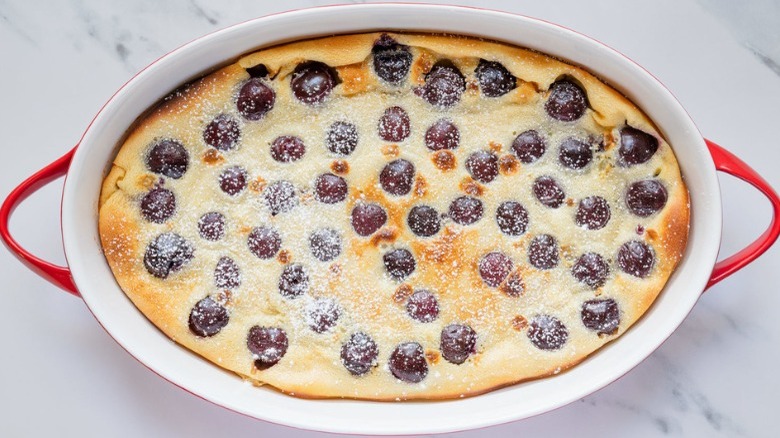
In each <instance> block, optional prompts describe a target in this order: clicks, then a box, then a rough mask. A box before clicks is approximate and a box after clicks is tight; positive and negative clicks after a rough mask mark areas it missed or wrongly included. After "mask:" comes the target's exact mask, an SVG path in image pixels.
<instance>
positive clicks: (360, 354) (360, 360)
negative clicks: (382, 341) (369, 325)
mask: <svg viewBox="0 0 780 438" xmlns="http://www.w3.org/2000/svg"><path fill="white" fill-rule="evenodd" d="M378 356H379V347H377V345H376V342H374V340H373V339H371V336H369V335H367V334H365V333H363V332H357V333H353V334H352V336H350V338H349V340H348V341H347V342H345V343H344V344H343V345H342V346H341V363H342V364H343V365H344V368H346V369H347V371H349V372H350V373H352V375H355V376H362V375H364V374H366V373H367V372H369V371H371V368H373V367H375V366H376V358H377V357H378Z"/></svg>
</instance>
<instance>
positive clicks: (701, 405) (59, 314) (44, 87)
mask: <svg viewBox="0 0 780 438" xmlns="http://www.w3.org/2000/svg"><path fill="white" fill-rule="evenodd" d="M326 3H328V2H325V1H304V0H295V1H292V0H288V1H285V2H259V1H255V2H249V1H243V2H238V1H236V2H227V1H221V2H217V1H212V2H209V1H207V0H189V1H171V2H160V1H153V0H143V1H133V2H130V1H119V0H112V1H101V0H63V1H45V2H30V1H24V0H0V59H2V68H0V96H2V97H1V98H0V99H2V102H3V104H2V105H1V106H0V133H2V144H3V153H4V154H5V155H4V157H3V159H2V160H0V169H2V171H1V173H0V175H2V176H1V177H0V195H2V196H3V197H5V195H6V194H7V193H8V192H9V191H10V190H11V189H12V188H13V187H14V186H15V185H16V184H17V183H19V182H20V181H21V180H22V179H24V178H25V177H27V176H29V175H31V174H32V173H33V172H34V171H36V170H38V169H39V168H41V167H42V166H43V165H45V164H47V163H49V162H51V161H52V160H54V159H55V158H57V157H59V156H60V155H61V154H63V153H64V152H65V151H66V150H67V149H69V148H70V147H72V145H73V144H75V143H76V142H77V141H78V139H79V138H80V136H81V134H82V132H83V131H84V129H85V128H86V127H87V125H88V123H89V122H90V120H91V119H92V117H93V116H94V114H95V113H96V112H97V111H98V110H99V109H100V107H101V106H102V104H103V103H104V102H105V101H106V100H108V98H109V97H110V96H111V95H112V93H113V92H114V91H115V90H116V89H117V88H118V87H120V86H121V85H122V84H123V83H124V82H125V81H127V80H128V79H129V78H130V77H131V76H132V75H133V74H134V73H135V72H137V71H138V70H139V69H141V68H142V67H144V66H145V65H147V64H148V63H150V62H152V61H153V60H155V59H156V58H157V57H159V56H160V55H162V54H164V53H166V52H168V51H170V50H172V49H174V48H176V47H177V46H179V45H181V44H183V43H185V42H187V41H189V40H191V39H193V38H195V37H198V36H200V35H203V34H205V33H207V32H210V31H213V30H215V29H219V28H222V27H225V26H228V25H231V24H234V23H237V22H240V21H243V20H246V19H249V18H253V17H257V16H260V15H264V14H268V13H272V12H278V11H282V10H285V9H292V8H301V7H307V6H312V5H319V4H326ZM449 3H460V4H470V5H480V6H489V7H491V8H495V9H503V10H507V11H512V12H518V13H522V14H526V15H530V16H533V17H539V18H542V19H545V20H549V21H552V22H556V23H560V24H562V25H565V26H567V27H569V28H572V29H574V30H577V31H579V32H582V33H584V34H586V35H589V36H591V37H594V38H596V39H598V40H601V41H603V42H605V43H606V44H608V45H610V46H612V47H614V48H616V49H617V50H619V51H621V52H623V53H625V54H627V55H628V56H629V57H631V58H632V59H634V60H635V61H637V62H638V63H639V64H641V65H643V66H644V67H645V68H647V69H648V70H649V71H651V72H652V73H653V74H654V75H656V76H657V77H658V78H659V79H660V80H661V81H662V82H663V83H664V84H666V85H667V86H668V87H669V88H670V89H671V90H672V92H673V93H674V94H675V95H677V97H678V98H679V99H680V101H681V102H682V103H683V105H684V106H685V107H686V108H687V110H688V111H689V112H690V114H691V116H692V117H693V119H694V120H696V122H697V124H698V126H699V128H700V130H701V131H702V132H703V133H704V134H705V135H706V136H707V137H709V138H711V139H713V140H714V141H716V142H718V143H720V144H721V145H723V146H725V147H726V148H728V149H729V150H731V151H732V152H734V153H735V154H737V155H738V156H740V157H741V158H742V159H744V160H745V161H746V162H748V163H750V164H751V165H752V166H754V168H755V169H756V170H757V171H758V172H759V173H761V174H762V175H764V176H765V177H766V178H767V180H768V181H769V182H770V183H771V184H772V185H773V186H774V187H776V188H780V172H778V170H777V165H778V164H780V147H778V146H779V145H778V122H780V119H778V116H780V111H779V110H778V106H777V102H780V3H778V2H776V1H773V0H753V1H751V2H750V6H749V7H748V6H747V5H746V4H745V3H743V2H730V1H728V0H699V1H692V0H685V1H673V0H665V1H642V2H623V1H619V0H600V1H595V2H579V1H576V0H567V1H560V2H526V1H523V2H518V1H510V0H504V1H498V0H496V1H492V2H478V1H452V2H449ZM488 3H489V5H488ZM421 19H422V18H421ZM721 183H722V189H723V198H724V210H725V211H724V221H725V222H724V235H723V246H722V254H729V253H732V252H734V251H736V250H737V249H739V248H741V247H743V246H745V245H746V244H747V243H748V242H749V241H750V240H752V239H753V238H754V237H755V236H757V235H758V234H759V233H760V232H761V231H762V230H763V228H764V227H765V226H766V224H767V223H768V218H769V211H770V210H769V207H768V204H767V203H766V202H765V201H764V200H763V198H762V197H761V196H760V195H759V194H758V193H757V192H755V191H753V190H752V189H750V188H749V187H748V186H747V185H745V184H743V183H740V182H738V181H737V180H735V179H733V178H730V177H721ZM60 192H61V185H59V184H53V185H50V186H48V187H46V188H45V189H43V190H41V191H40V192H39V193H38V194H36V195H35V196H34V197H32V198H31V199H30V200H29V201H27V202H26V203H25V204H24V205H23V206H22V207H21V208H20V209H19V210H18V213H17V214H16V216H15V218H14V220H13V222H12V229H13V231H14V232H15V234H16V235H17V236H18V238H19V239H20V240H21V241H22V242H23V243H24V244H25V245H26V246H27V247H28V248H30V249H31V250H33V251H34V252H35V253H36V254H39V255H41V256H43V257H44V258H46V259H48V260H53V261H56V262H64V257H63V255H62V250H61V248H60V235H59V218H58V208H57V206H58V205H59V196H60ZM778 266H780V248H777V247H776V248H773V249H772V250H770V251H769V252H768V253H767V254H766V255H765V256H763V257H762V258H761V259H759V260H758V261H756V262H755V263H753V264H752V265H750V266H749V267H747V268H746V269H744V270H743V271H741V272H739V273H737V274H736V275H734V276H733V277H731V278H729V279H727V280H725V281H723V282H722V283H720V284H718V285H717V286H715V287H714V288H712V289H711V290H710V291H709V292H708V293H707V294H705V295H704V296H703V297H702V299H701V300H700V301H699V303H698V304H697V305H696V307H695V308H694V309H693V312H692V313H691V314H690V316H689V317H688V318H687V319H686V321H685V322H684V323H683V324H682V326H681V327H680V328H679V329H678V330H677V331H676V332H675V334H674V335H673V336H672V337H671V338H670V339H669V340H668V341H667V342H666V343H665V344H664V345H663V346H662V347H661V348H659V349H658V350H657V351H656V352H655V353H654V354H653V355H651V356H650V357H649V358H648V359H647V360H645V361H644V362H643V363H642V364H640V365H639V366H638V367H636V369H634V370H633V371H632V372H630V373H629V374H627V375H626V376H625V377H623V378H621V379H620V380H618V381H616V382H615V383H613V384H611V385H609V386H607V387H606V388H604V389H603V390H601V391H599V392H597V393H595V394H592V395H590V396H588V397H585V398H584V399H582V400H579V401H577V402H575V403H572V404H570V405H568V406H566V407H564V408H561V409H558V410H556V411H553V412H550V413H547V414H544V415H540V416H538V417H534V418H531V419H528V420H525V421H520V422H515V423H511V424H506V425H502V426H496V427H492V428H488V429H483V430H479V431H473V432H462V433H456V434H451V436H453V437H462V438H465V437H481V436H485V437H487V436H491V437H493V436H495V437H503V436H506V437H510V436H572V435H574V434H575V433H576V436H578V437H581V438H584V437H599V438H600V437H603V436H661V435H673V436H718V435H723V436H767V437H768V436H777V435H776V431H775V427H776V417H775V415H776V412H775V411H776V408H777V407H778V401H777V400H778V399H777V394H778V393H780V374H779V373H778V372H777V370H778V368H779V367H780V349H779V348H778V347H777V346H778V345H780V322H779V321H780V320H778V318H777V310H778V309H780V293H778V292H777V290H776V289H775V287H777V285H778V284H780V269H777V268H778ZM0 273H2V278H4V279H5V280H4V281H5V283H4V284H5V285H6V286H5V287H3V289H4V290H3V303H5V304H4V306H5V307H4V309H3V310H2V311H0V333H3V335H4V336H3V337H4V340H3V355H2V361H0V388H1V389H0V412H3V413H4V414H3V415H2V417H3V420H2V421H0V436H43V435H59V436H74V435H79V436H190V437H201V436H202V437H209V436H233V437H239V436H279V435H282V434H284V435H285V436H291V437H320V436H328V435H325V434H319V433H314V432H307V431H301V430H294V429H289V428H286V427H282V426H277V425H272V424H269V423H264V422H261V421H257V420H253V419H250V418H247V417H243V416H241V415H238V414H235V413H232V412H229V411H227V410H225V409H222V408H220V407H217V406H216V405H213V404H211V403H209V402H206V401H203V400H201V399H199V398H197V397H194V396H192V395H190V394H188V393H186V392H185V391H183V390H181V389H179V388H177V387H175V386H174V385H172V384H170V383H168V382H166V381H164V380H163V379H162V378H160V377H158V376H157V375H155V374H154V373H152V372H151V371H149V370H147V369H146V368H145V367H144V366H143V365H141V364H140V363H138V362H137V361H135V360H134V359H133V358H132V357H130V355H128V354H127V353H126V352H125V351H124V350H122V349H121V348H120V347H119V345H118V344H116V343H115V342H114V341H113V340H112V339H111V338H110V337H109V336H108V335H107V334H106V333H105V332H104V331H103V330H101V328H100V326H99V325H98V324H97V322H96V321H95V319H94V318H93V317H92V315H91V314H90V313H89V311H88V310H87V308H86V307H85V306H84V304H83V303H82V302H81V301H80V300H79V299H76V298H73V297H72V296H69V295H67V294H65V293H62V292H61V291H58V290H57V289H55V288H54V287H53V286H51V285H49V284H48V283H46V282H45V281H43V280H41V279H40V278H38V277H37V276H36V275H35V274H33V273H32V272H30V271H28V270H26V269H25V268H24V267H23V266H22V265H21V264H20V263H18V262H17V261H16V260H15V259H13V257H12V256H11V255H10V254H9V253H8V252H7V251H5V250H0ZM773 346H774V347H773ZM301 414H302V415H305V413H301Z"/></svg>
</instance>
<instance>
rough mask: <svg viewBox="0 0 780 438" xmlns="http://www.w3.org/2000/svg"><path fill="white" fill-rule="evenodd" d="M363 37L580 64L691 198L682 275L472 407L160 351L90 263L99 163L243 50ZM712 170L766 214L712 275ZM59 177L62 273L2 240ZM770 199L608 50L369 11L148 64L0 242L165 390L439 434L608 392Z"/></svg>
mask: <svg viewBox="0 0 780 438" xmlns="http://www.w3.org/2000/svg"><path fill="white" fill-rule="evenodd" d="M374 30H407V31H433V32H450V33H457V34H464V35H474V36H479V37H484V38H489V39H493V40H498V41H504V42H507V43H511V44H515V45H518V46H522V47H528V48H531V49H535V50H538V51H541V52H544V53H547V54H550V55H553V56H556V57H558V58H561V59H564V60H567V61H569V62H571V63H574V64H578V65H581V66H584V67H585V68H586V69H588V70H590V71H591V72H592V73H594V74H596V75H597V76H599V77H601V78H603V79H604V80H606V81H607V82H609V83H610V84H611V85H612V86H614V87H615V88H617V89H618V90H620V91H622V92H623V93H624V94H625V95H627V96H628V97H629V98H631V99H632V100H633V101H634V102H635V103H636V104H638V106H639V107H640V108H642V109H643V110H644V111H645V112H646V113H647V114H648V115H649V116H650V118H651V119H652V120H654V121H655V122H656V123H657V125H658V127H659V128H660V130H661V132H662V133H663V134H664V135H665V137H666V138H667V140H668V141H669V143H670V144H672V145H674V148H675V152H676V154H677V158H678V160H679V163H680V167H681V168H682V172H683V175H684V178H685V181H686V182H687V185H688V188H689V189H690V195H691V209H692V216H691V230H690V240H689V243H688V247H687V249H686V252H685V256H684V258H683V261H682V263H681V264H680V266H679V268H678V269H677V271H676V272H675V273H674V275H673V276H672V277H671V279H670V280H669V283H668V285H667V286H666V289H665V290H664V291H663V293H662V294H661V295H660V296H659V298H658V299H657V301H656V302H655V304H654V305H653V306H652V307H651V308H650V310H649V311H648V312H647V314H646V315H645V316H644V317H643V318H642V319H640V320H639V321H638V322H637V323H636V324H635V325H634V326H633V327H632V328H631V329H630V330H628V331H627V332H626V333H625V334H624V335H623V336H621V337H620V338H619V339H618V340H617V341H615V342H613V343H611V344H609V345H608V346H606V347H605V348H603V349H601V350H599V351H598V352H597V353H596V354H594V355H593V356H591V357H590V358H588V359H587V360H585V361H584V362H582V363H581V364H580V365H578V366H576V367H574V368H573V369H571V370H569V371H567V372H565V373H562V374H560V375H558V376H555V377H551V378H545V379H540V380H535V381H531V382H526V383H522V384H518V385H514V386H510V387H507V388H504V389H500V390H497V391H493V392H490V393H487V394H484V395H480V396H477V397H472V398H467V399H462V400H452V401H437V402H414V403H387V402H367V401H352V400H304V399H299V398H294V397H290V396H286V395H283V394H281V393H279V392H277V391H275V390H273V389H270V388H256V387H253V386H252V385H248V384H246V383H244V382H243V381H242V380H241V379H240V378H239V377H237V376H236V375H234V374H232V373H230V372H227V371H224V370H222V369H220V368H219V367H217V366H214V365H213V364H211V363H209V362H208V361H206V360H204V359H202V358H200V357H199V356H197V355H195V354H193V353H191V352H189V351H188V350H187V349H185V348H183V347H178V346H177V345H176V344H174V343H172V342H171V341H170V340H169V339H168V338H167V337H166V336H165V335H164V334H163V333H162V332H160V331H158V330H157V329H156V328H155V327H154V325H152V324H151V323H150V322H149V321H148V320H147V319H146V318H145V317H144V316H143V315H142V314H141V313H140V312H139V311H138V310H137V309H136V308H135V306H134V305H133V304H132V303H131V302H130V300H129V299H127V297H126V296H125V294H124V293H123V292H122V291H121V290H120V288H119V286H118V285H117V283H116V281H115V280H114V277H113V275H112V274H111V270H110V269H109V267H108V264H107V263H106V260H105V258H104V257H103V254H102V252H101V246H100V243H99V242H100V241H99V238H98V227H97V203H98V194H99V191H100V185H101V181H102V179H103V177H104V175H105V172H106V169H107V166H108V163H110V162H111V160H112V158H113V157H114V154H115V152H116V148H117V146H118V144H119V143H120V141H121V140H122V138H123V136H124V135H125V132H126V130H127V129H128V127H129V126H130V125H132V124H133V122H134V121H135V120H136V118H137V117H139V115H141V114H142V113H143V112H144V111H145V110H146V109H147V108H149V107H150V106H152V105H153V104H154V103H155V102H156V101H158V100H159V99H160V98H162V97H163V96H164V95H166V94H167V93H168V92H170V91H171V90H172V89H174V88H176V87H177V86H179V85H181V84H183V83H185V82H187V81H189V80H191V79H193V78H195V77H197V76H200V75H202V74H204V73H206V72H208V71H209V70H211V69H213V68H214V67H216V66H219V65H221V64H224V63H226V62H229V61H231V60H233V59H235V58H236V57H237V56H239V55H241V54H244V53H247V52H251V51H253V50H255V49H258V48H261V47H265V46H270V45H274V44H278V43H283V42H287V41H292V40H299V39H305V38H310V37H316V36H322V35H330V34H339V33H353V32H363V31H374ZM716 171H724V172H727V173H730V174H733V175H735V176H737V177H739V178H742V179H744V180H746V181H747V182H749V183H750V184H752V185H754V186H755V187H757V188H758V189H759V190H761V191H762V192H763V193H764V194H765V195H766V196H767V197H768V198H769V199H770V201H771V202H772V206H773V215H774V216H773V219H772V222H771V225H770V228H769V229H768V230H767V231H766V232H765V233H764V234H763V235H762V236H761V237H760V238H759V239H758V240H757V241H756V242H754V243H753V244H751V245H750V246H748V247H747V248H745V249H744V250H742V251H740V252H739V253H737V254H736V255H734V256H732V257H730V258H727V259H725V260H723V261H721V262H718V263H716V258H717V256H718V249H719V244H720V238H721V220H722V217H721V198H720V189H719V186H718V180H717V178H716ZM63 174H65V175H66V176H67V178H66V181H65V187H64V191H63V195H62V211H61V213H62V236H63V244H64V248H65V255H66V258H67V262H68V266H67V267H59V266H54V265H52V264H50V263H47V262H45V261H43V260H40V259H38V258H37V257H35V256H33V255H32V254H30V253H29V252H27V251H25V250H24V249H23V248H22V247H20V246H19V244H18V243H17V242H16V241H15V240H14V239H13V238H12V237H11V235H10V234H9V232H8V219H9V216H10V214H11V212H12V211H13V209H14V207H15V206H16V205H17V204H18V203H19V202H21V201H22V200H23V199H24V198H26V197H27V196H28V195H29V194H31V193H32V192H34V191H35V190H36V189H38V188H40V187H41V186H43V185H44V184H46V183H48V182H50V181H52V180H54V179H56V178H57V177H59V176H62V175H63ZM778 213H780V199H778V197H777V195H776V193H775V192H774V191H773V190H772V189H771V188H770V187H769V186H768V185H767V183H766V182H765V181H764V180H763V179H762V178H761V177H760V176H758V175H757V174H756V173H755V172H753V171H752V170H751V169H750V168H749V167H748V166H747V165H745V164H744V163H742V162H741V161H740V160H739V159H738V158H736V157H734V156H733V155H731V154H730V153H728V152H727V151H725V150H723V149H722V148H720V147H718V146H717V145H715V144H713V143H711V142H709V141H707V140H705V139H703V138H702V136H701V134H700V133H699V131H698V130H697V129H696V126H695V125H694V124H693V122H692V121H691V119H690V117H689V116H688V114H687V113H686V112H685V110H684V109H683V108H682V106H680V104H679V102H677V100H676V99H675V98H674V96H672V94H671V93H670V92H669V90H667V89H666V88H665V87H664V86H663V85H662V84H661V83H660V82H658V81H657V80H656V79H655V78H654V77H653V76H651V75H650V74H649V73H648V72H647V71H645V70H643V69H642V68H641V67H640V66H638V65H637V64H635V63H633V62H632V61H631V60H629V59H628V58H626V57H625V56H623V55H621V54H620V53H618V52H616V51H614V50H612V49H610V48H609V47H607V46H605V45H603V44H601V43H599V42H597V41H594V40H592V39H590V38H588V37H586V36H583V35H580V34H578V33H576V32H573V31H571V30H568V29H565V28H563V27H560V26H557V25H555V24H551V23H547V22H544V21H540V20H536V19H532V18H528V17H524V16H520V15H513V14H509V13H504V12H497V11H489V10H482V9H474V8H465V7H454V6H433V5H411V4H371V5H350V6H334V7H323V8H313V9H304V10H298V11H292V12H286V13H282V14H276V15H270V16H266V17H262V18H258V19H255V20H251V21H247V22H245V23H241V24H238V25H236V26H232V27H230V28H227V29H224V30H221V31H218V32H215V33H212V34H210V35H207V36H204V37H202V38H199V39H197V40H195V41H192V42H191V43H189V44H186V45H185V46H183V47H180V48H178V49H176V50H174V51H173V52H171V53H169V54H167V55H165V56H164V57H162V58H160V59H159V60H157V61H156V62H154V63H153V64H151V65H150V66H148V67H147V68H145V69H144V70H143V71H141V72H140V73H138V75H136V76H135V77H134V78H133V79H132V80H130V81H129V82H128V83H127V84H125V85H124V86H123V87H122V88H121V89H119V91H117V92H116V94H115V95H114V96H113V97H112V98H111V100H109V101H108V102H107V103H106V105H105V106H104V107H103V108H102V109H101V110H100V112H99V113H98V114H97V116H96V117H95V119H94V120H93V121H92V123H91V124H90V126H89V127H88V128H87V130H86V132H85V133H84V136H83V137H82V139H81V141H80V142H79V143H78V146H77V147H76V148H74V149H73V150H71V151H70V152H68V153H67V154H66V155H65V156H63V157H62V158H60V159H59V160H57V161H56V162H54V163H52V164H51V165H49V166H47V167H46V168H44V169H43V170H41V171H40V172H38V173H36V174H35V175H33V176H32V177H30V178H29V179H28V180H26V181H25V182H23V183H22V184H21V185H20V186H19V187H17V188H16V189H15V190H14V191H13V192H12V193H11V194H9V196H8V198H7V199H6V200H5V203H4V204H3V206H2V209H0V237H2V238H3V240H4V242H5V244H6V245H7V246H8V248H9V249H10V250H11V251H12V252H13V253H14V254H15V255H16V256H17V257H19V259H20V260H22V261H23V262H24V263H25V264H26V265H27V266H28V267H30V268H32V269H33V270H35V271H36V272H37V273H39V274H40V275H41V276H43V277H44V278H46V279H47V280H49V281H51V282H53V283H54V284H56V285H58V286H60V287H62V288H63V289H65V290H67V291H69V292H71V293H72V294H74V295H77V296H81V297H82V298H83V299H84V302H85V303H86V304H87V306H88V307H89V309H90V310H91V311H92V313H93V314H94V315H95V318H97V320H98V322H100V324H101V325H102V326H103V328H105V330H106V331H107V332H108V333H109V334H110V335H111V336H112V337H113V338H114V339H116V341H117V342H118V343H119V344H121V345H122V346H123V347H124V348H125V349H126V350H127V351H128V352H129V353H130V354H132V355H133V356H135V357H136V358H137V359H138V360H139V361H141V362H142V363H144V364H145V365H146V366H148V367H149V368H150V369H151V370H153V371H154V372H156V373H157V374H159V375H160V376H162V377H163V378H165V379H167V380H169V381H171V382H173V383H175V384H176V385H178V386H180V387H182V388H183V389H185V390H187V391H189V392H191V393H193V394H195V395H198V396H200V397H203V398H204V399H206V400H210V401H212V402H214V403H216V404H218V405H221V406H224V407H226V408H228V409H231V410H234V411H236V412H240V413H243V414H246V415H249V416H252V417H256V418H259V419H263V420H267V421H272V422H274V423H281V424H285V425H290V426H294V427H300V428H306V429H316V430H323V431H332V432H346V433H365V434H412V433H437V432H447V431H455V430H464V429H471V428H477V427H483V426H489V425H493V424H497V423H503V422H508V421H513V420H518V419H522V418H526V417H529V416H532V415H535V414H540V413H543V412H546V411H549V410H551V409H554V408H557V407H559V406H563V405H565V404H567V403H570V402H572V401H574V400H577V399H579V398H581V397H583V396H585V395H588V394H590V393H592V392H594V391H596V390H598V389H599V388H602V387H603V386H605V385H607V384H609V383H610V382H612V381H614V380H616V379H617V378H619V377H620V376H622V375H623V374H625V373H626V372H628V371H629V370H631V369H632V368H633V367H634V366H636V365H637V364H638V363H639V362H640V361H642V360H643V359H645V358H646V357H647V356H648V355H650V354H651V353H652V352H653V351H654V350H655V349H656V348H657V347H658V346H659V345H660V344H661V343H662V342H663V341H664V340H665V339H666V338H667V337H668V336H669V335H671V333H672V332H673V331H674V330H675V329H676V328H677V327H678V326H679V325H680V323H681V322H682V321H683V319H684V318H685V317H686V315H688V313H689V312H690V310H691V308H692V307H693V305H694V304H695V303H696V300H697V299H698V298H699V295H700V294H701V293H702V291H704V290H705V289H706V288H707V287H708V286H710V285H712V284H714V283H716V282H717V281H720V280H721V279H723V278H725V277H726V276H728V275H730V274H731V273H733V272H735V271H736V270H738V269H740V268H741V267H743V266H744V265H746V264H747V263H749V262H751V261H752V260H753V259H755V258H756V257H758V256H759V255H760V254H761V253H763V252H764V251H765V250H766V249H768V248H769V246H771V245H772V243H774V241H775V240H776V239H777V236H778V234H780V222H778V219H777V216H778Z"/></svg>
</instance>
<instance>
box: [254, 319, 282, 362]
mask: <svg viewBox="0 0 780 438" xmlns="http://www.w3.org/2000/svg"><path fill="white" fill-rule="evenodd" d="M246 346H247V348H248V349H249V351H251V352H252V358H253V359H254V360H255V367H257V369H259V370H265V369H268V368H270V367H272V366H274V365H276V364H277V363H278V362H279V361H280V360H281V359H282V357H284V355H285V354H286V353H287V347H288V340H287V333H286V332H285V331H284V329H281V328H278V327H260V326H258V325H256V326H254V327H252V328H251V329H249V333H248V334H247V337H246Z"/></svg>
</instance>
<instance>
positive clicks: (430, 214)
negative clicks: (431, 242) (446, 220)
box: [406, 205, 441, 237]
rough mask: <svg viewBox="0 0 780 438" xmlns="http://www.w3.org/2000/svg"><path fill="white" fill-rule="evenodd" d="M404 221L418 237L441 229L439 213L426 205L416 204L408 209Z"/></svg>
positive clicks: (427, 235)
mask: <svg viewBox="0 0 780 438" xmlns="http://www.w3.org/2000/svg"><path fill="white" fill-rule="evenodd" d="M406 223H407V224H409V228H410V229H411V230H412V232H413V233H414V234H416V235H418V236H420V237H430V236H433V235H434V234H436V233H438V232H439V230H440V229H441V219H440V218H439V213H438V212H437V211H436V210H435V209H434V208H433V207H429V206H427V205H417V206H414V207H412V209H411V210H409V215H408V216H407V217H406Z"/></svg>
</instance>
